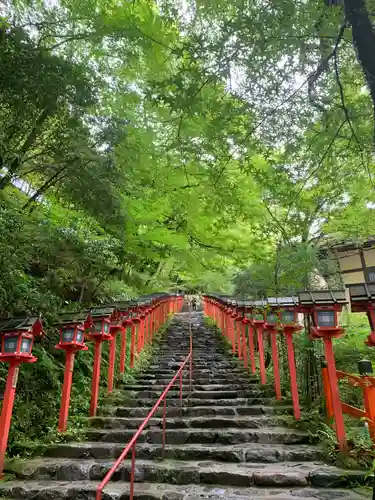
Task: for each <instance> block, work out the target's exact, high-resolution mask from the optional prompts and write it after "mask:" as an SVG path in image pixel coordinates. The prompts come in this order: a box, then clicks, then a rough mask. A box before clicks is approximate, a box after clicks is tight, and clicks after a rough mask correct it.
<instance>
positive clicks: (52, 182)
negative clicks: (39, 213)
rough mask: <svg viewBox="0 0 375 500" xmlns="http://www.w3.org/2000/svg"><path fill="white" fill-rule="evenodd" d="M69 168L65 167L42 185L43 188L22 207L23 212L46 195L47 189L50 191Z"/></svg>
mask: <svg viewBox="0 0 375 500" xmlns="http://www.w3.org/2000/svg"><path fill="white" fill-rule="evenodd" d="M67 168H68V167H67V166H64V167H63V168H61V169H60V170H59V171H58V172H56V173H55V174H53V176H52V177H50V178H49V179H48V180H47V181H46V182H45V183H44V184H42V186H40V188H39V189H37V190H36V191H35V193H34V194H33V195H32V197H31V198H30V199H29V200H27V202H26V203H25V204H24V206H23V207H22V210H25V209H26V208H27V207H28V206H30V205H31V204H32V203H34V202H35V201H36V200H37V199H38V198H39V196H41V195H42V194H43V193H45V192H46V191H47V189H49V188H50V187H51V186H53V185H55V184H56V183H57V182H58V181H59V180H60V179H61V177H60V174H61V173H62V172H64V170H66V169H67ZM30 211H32V210H30Z"/></svg>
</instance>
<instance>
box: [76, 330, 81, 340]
mask: <svg viewBox="0 0 375 500" xmlns="http://www.w3.org/2000/svg"><path fill="white" fill-rule="evenodd" d="M76 342H79V343H82V342H83V331H82V330H77V335H76Z"/></svg>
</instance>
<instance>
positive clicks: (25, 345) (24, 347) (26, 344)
mask: <svg viewBox="0 0 375 500" xmlns="http://www.w3.org/2000/svg"><path fill="white" fill-rule="evenodd" d="M32 344H33V340H32V339H28V338H25V337H23V339H22V342H21V349H20V352H27V353H30V352H31V347H32Z"/></svg>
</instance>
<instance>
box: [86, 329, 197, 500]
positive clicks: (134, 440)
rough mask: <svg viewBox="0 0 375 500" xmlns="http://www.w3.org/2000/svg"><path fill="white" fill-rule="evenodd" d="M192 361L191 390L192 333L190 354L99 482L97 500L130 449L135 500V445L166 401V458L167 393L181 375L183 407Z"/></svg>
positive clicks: (100, 498)
mask: <svg viewBox="0 0 375 500" xmlns="http://www.w3.org/2000/svg"><path fill="white" fill-rule="evenodd" d="M188 361H189V362H190V366H189V386H190V391H191V382H192V368H193V364H192V363H193V342H192V337H191V335H190V352H189V355H188V356H187V357H186V358H185V360H184V361H183V362H182V363H181V366H180V368H179V369H178V371H177V373H176V375H175V376H174V377H173V378H172V380H171V381H170V382H169V384H168V385H167V387H166V388H165V389H164V391H163V392H162V394H161V396H160V398H159V399H158V400H157V402H156V403H155V405H154V406H153V408H152V410H151V411H150V413H149V414H148V415H147V417H146V418H145V419H144V421H143V422H142V423H141V425H140V426H139V427H138V430H137V431H136V432H135V434H134V436H133V437H132V438H131V440H130V441H129V443H128V444H127V446H126V447H125V449H124V451H123V452H122V453H121V455H120V456H119V457H118V459H117V460H116V462H115V463H114V465H113V466H112V467H111V469H110V470H109V471H108V472H107V474H106V476H105V478H104V479H103V481H102V482H101V483H100V484H99V486H98V488H97V490H96V500H102V492H103V489H104V488H105V486H106V485H107V484H108V482H109V481H110V479H111V477H112V476H113V474H114V473H115V472H116V470H117V467H118V466H119V465H120V464H121V462H122V461H123V460H124V459H125V458H126V455H127V454H128V453H129V451H130V449H131V450H132V466H131V476H130V492H129V500H133V498H134V476H135V474H134V472H135V447H136V444H137V439H138V438H139V436H140V435H141V433H142V431H143V429H144V428H145V427H146V425H147V424H148V423H149V421H150V419H151V418H152V417H153V416H154V414H155V412H156V410H157V409H158V408H159V406H160V404H161V403H162V402H164V414H163V442H162V443H163V444H162V456H163V458H164V448H165V430H166V414H167V394H168V392H169V391H170V389H171V388H172V387H173V384H174V383H175V382H176V380H177V378H178V377H180V402H181V409H182V371H183V369H184V368H185V366H186V364H187V362H188Z"/></svg>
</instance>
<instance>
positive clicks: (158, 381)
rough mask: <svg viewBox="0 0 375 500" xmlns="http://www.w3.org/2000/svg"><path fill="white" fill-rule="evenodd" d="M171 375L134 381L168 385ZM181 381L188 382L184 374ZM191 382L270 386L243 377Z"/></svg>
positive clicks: (193, 380)
mask: <svg viewBox="0 0 375 500" xmlns="http://www.w3.org/2000/svg"><path fill="white" fill-rule="evenodd" d="M172 378H173V377H152V378H147V377H139V378H136V379H135V380H134V383H136V384H142V385H145V384H150V383H152V382H154V384H157V385H164V386H166V385H168V384H169V382H170V381H171V380H172ZM183 383H185V385H188V384H189V377H186V376H184V377H183ZM192 383H193V385H194V386H196V385H211V384H220V385H223V386H226V387H231V386H232V385H234V384H236V385H242V386H243V387H248V388H258V389H259V388H260V387H261V388H263V387H270V386H269V385H267V386H260V385H259V383H256V382H252V381H251V380H250V381H249V380H248V379H246V378H245V377H235V376H234V377H233V378H231V377H225V378H223V377H215V376H212V377H193V378H192ZM120 387H121V386H120Z"/></svg>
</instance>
